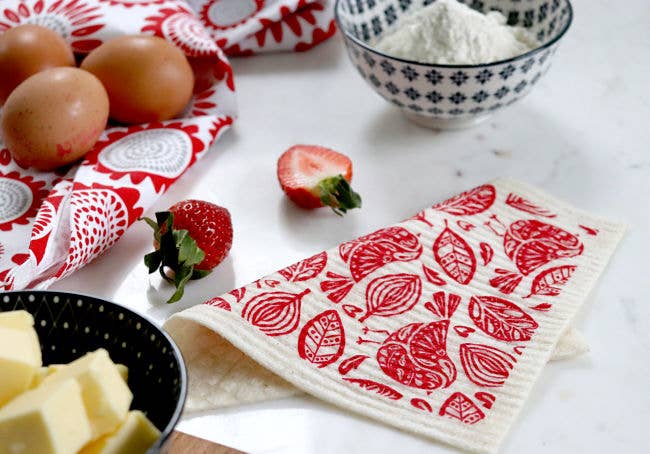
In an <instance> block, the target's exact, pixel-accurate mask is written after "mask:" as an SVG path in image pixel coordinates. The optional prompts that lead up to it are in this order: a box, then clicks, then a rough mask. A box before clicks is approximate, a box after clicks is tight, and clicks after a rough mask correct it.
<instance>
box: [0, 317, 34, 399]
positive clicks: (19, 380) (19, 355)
mask: <svg viewBox="0 0 650 454" xmlns="http://www.w3.org/2000/svg"><path fill="white" fill-rule="evenodd" d="M5 321H7V320H6V319H5ZM12 326H13V325H12ZM42 365H43V361H42V358H41V349H40V345H39V343H38V336H37V335H36V331H34V328H31V327H30V328H28V329H14V328H7V327H5V326H0V371H1V373H0V407H1V406H2V405H4V404H6V403H7V402H9V401H10V400H11V399H13V398H14V397H16V396H17V395H18V394H20V393H22V392H23V391H25V390H27V389H29V386H30V385H31V383H32V380H33V379H34V375H35V373H36V371H37V369H38V368H39V367H40V366H42Z"/></svg>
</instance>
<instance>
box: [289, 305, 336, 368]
mask: <svg viewBox="0 0 650 454" xmlns="http://www.w3.org/2000/svg"><path fill="white" fill-rule="evenodd" d="M344 348H345V331H344V330H343V324H342V323H341V318H340V317H339V314H338V312H336V311H335V310H329V311H325V312H322V313H320V314H318V315H317V316H316V317H314V318H312V319H311V320H309V321H308V322H307V323H306V324H305V326H304V327H303V328H302V330H301V331H300V335H299V336H298V354H299V355H300V357H301V358H302V359H306V360H307V361H309V362H310V363H312V364H316V365H317V366H318V367H319V368H321V367H325V366H328V365H330V364H332V363H333V362H334V361H336V360H337V359H339V358H340V357H341V355H342V354H343V349H344Z"/></svg>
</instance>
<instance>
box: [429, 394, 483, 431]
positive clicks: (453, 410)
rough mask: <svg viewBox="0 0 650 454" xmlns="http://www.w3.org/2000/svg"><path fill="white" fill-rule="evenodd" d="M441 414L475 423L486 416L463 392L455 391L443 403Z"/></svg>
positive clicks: (463, 421)
mask: <svg viewBox="0 0 650 454" xmlns="http://www.w3.org/2000/svg"><path fill="white" fill-rule="evenodd" d="M439 414H440V416H449V417H451V418H454V419H458V420H459V421H461V422H462V423H465V424H475V423H477V422H479V421H480V420H481V419H483V418H485V414H484V413H483V412H482V411H481V410H480V409H479V408H478V407H477V406H476V404H475V403H474V402H472V400H471V399H470V398H469V397H467V396H466V395H465V394H463V393H454V394H452V395H451V396H449V398H448V399H447V400H446V401H445V403H444V404H442V407H440V411H439Z"/></svg>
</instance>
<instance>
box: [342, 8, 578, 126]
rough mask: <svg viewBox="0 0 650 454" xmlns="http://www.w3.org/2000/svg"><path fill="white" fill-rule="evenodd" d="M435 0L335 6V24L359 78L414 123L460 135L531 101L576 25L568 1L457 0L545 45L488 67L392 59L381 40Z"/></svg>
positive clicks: (486, 65)
mask: <svg viewBox="0 0 650 454" xmlns="http://www.w3.org/2000/svg"><path fill="white" fill-rule="evenodd" d="M433 1H435V0H417V1H416V0H337V2H336V6H335V12H336V21H337V23H338V27H339V29H340V30H341V31H342V33H343V36H344V39H345V46H346V48H347V52H348V55H349V57H350V60H351V61H352V63H353V64H354V66H355V67H356V68H357V70H358V71H359V74H361V76H362V77H363V78H364V79H365V80H366V81H367V82H368V84H370V86H371V87H372V88H373V89H374V90H375V91H376V92H377V93H379V94H380V95H381V96H382V97H383V98H384V99H386V100H387V101H389V102H391V103H392V104H394V105H396V106H398V107H399V108H400V109H402V112H404V114H405V115H406V116H407V117H408V118H409V119H411V120H413V121H414V122H416V123H418V124H420V125H422V126H426V127H429V128H436V129H456V128H464V127H467V126H472V125H475V124H478V123H480V122H481V121H484V120H486V119H487V118H488V117H489V116H490V115H491V114H493V113H494V112H496V111H497V110H500V109H502V108H504V107H506V106H509V105H511V104H513V103H515V102H517V101H518V100H520V99H521V98H523V97H524V96H526V95H527V94H528V93H529V92H530V91H531V90H532V88H533V87H534V86H535V84H536V83H537V82H538V81H539V79H540V78H541V77H542V76H543V75H544V74H545V73H546V71H547V70H548V69H549V67H550V65H551V60H552V57H553V55H554V54H555V51H556V50H557V47H558V45H559V43H560V39H561V38H562V37H563V36H564V34H565V33H566V31H567V30H568V29H569V27H570V25H571V21H572V19H573V9H572V7H571V3H570V1H569V0H459V1H461V2H463V3H466V4H468V6H470V7H472V8H473V9H475V10H478V11H481V12H487V11H491V10H497V11H500V12H501V13H502V14H504V15H505V16H506V17H507V18H508V24H509V25H518V26H523V27H525V28H527V29H528V30H530V31H531V32H532V33H534V34H535V35H536V36H537V39H538V40H539V42H540V43H542V44H541V45H540V46H539V47H538V48H536V49H534V50H532V51H530V52H527V53H525V54H522V55H520V56H518V57H515V58H511V59H508V60H502V61H498V62H494V63H489V64H484V65H464V66H463V65H433V64H423V63H418V62H415V61H409V60H405V59H402V58H396V57H391V56H389V55H386V54H384V53H382V52H380V51H378V50H376V49H375V48H374V47H373V46H372V44H371V43H374V42H376V41H377V40H378V39H379V37H380V36H381V35H382V34H384V33H385V32H386V31H387V30H390V29H391V27H393V26H394V25H395V24H396V22H397V21H398V20H399V18H400V17H401V16H403V15H405V14H412V13H413V12H415V11H417V10H418V9H420V8H423V7H424V6H426V5H428V4H430V3H432V2H433Z"/></svg>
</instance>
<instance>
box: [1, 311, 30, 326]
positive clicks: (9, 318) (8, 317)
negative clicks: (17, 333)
mask: <svg viewBox="0 0 650 454" xmlns="http://www.w3.org/2000/svg"><path fill="white" fill-rule="evenodd" d="M33 326H34V317H32V314H30V313H29V312H27V311H11V312H0V327H3V328H13V329H30V328H31V327H33Z"/></svg>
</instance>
